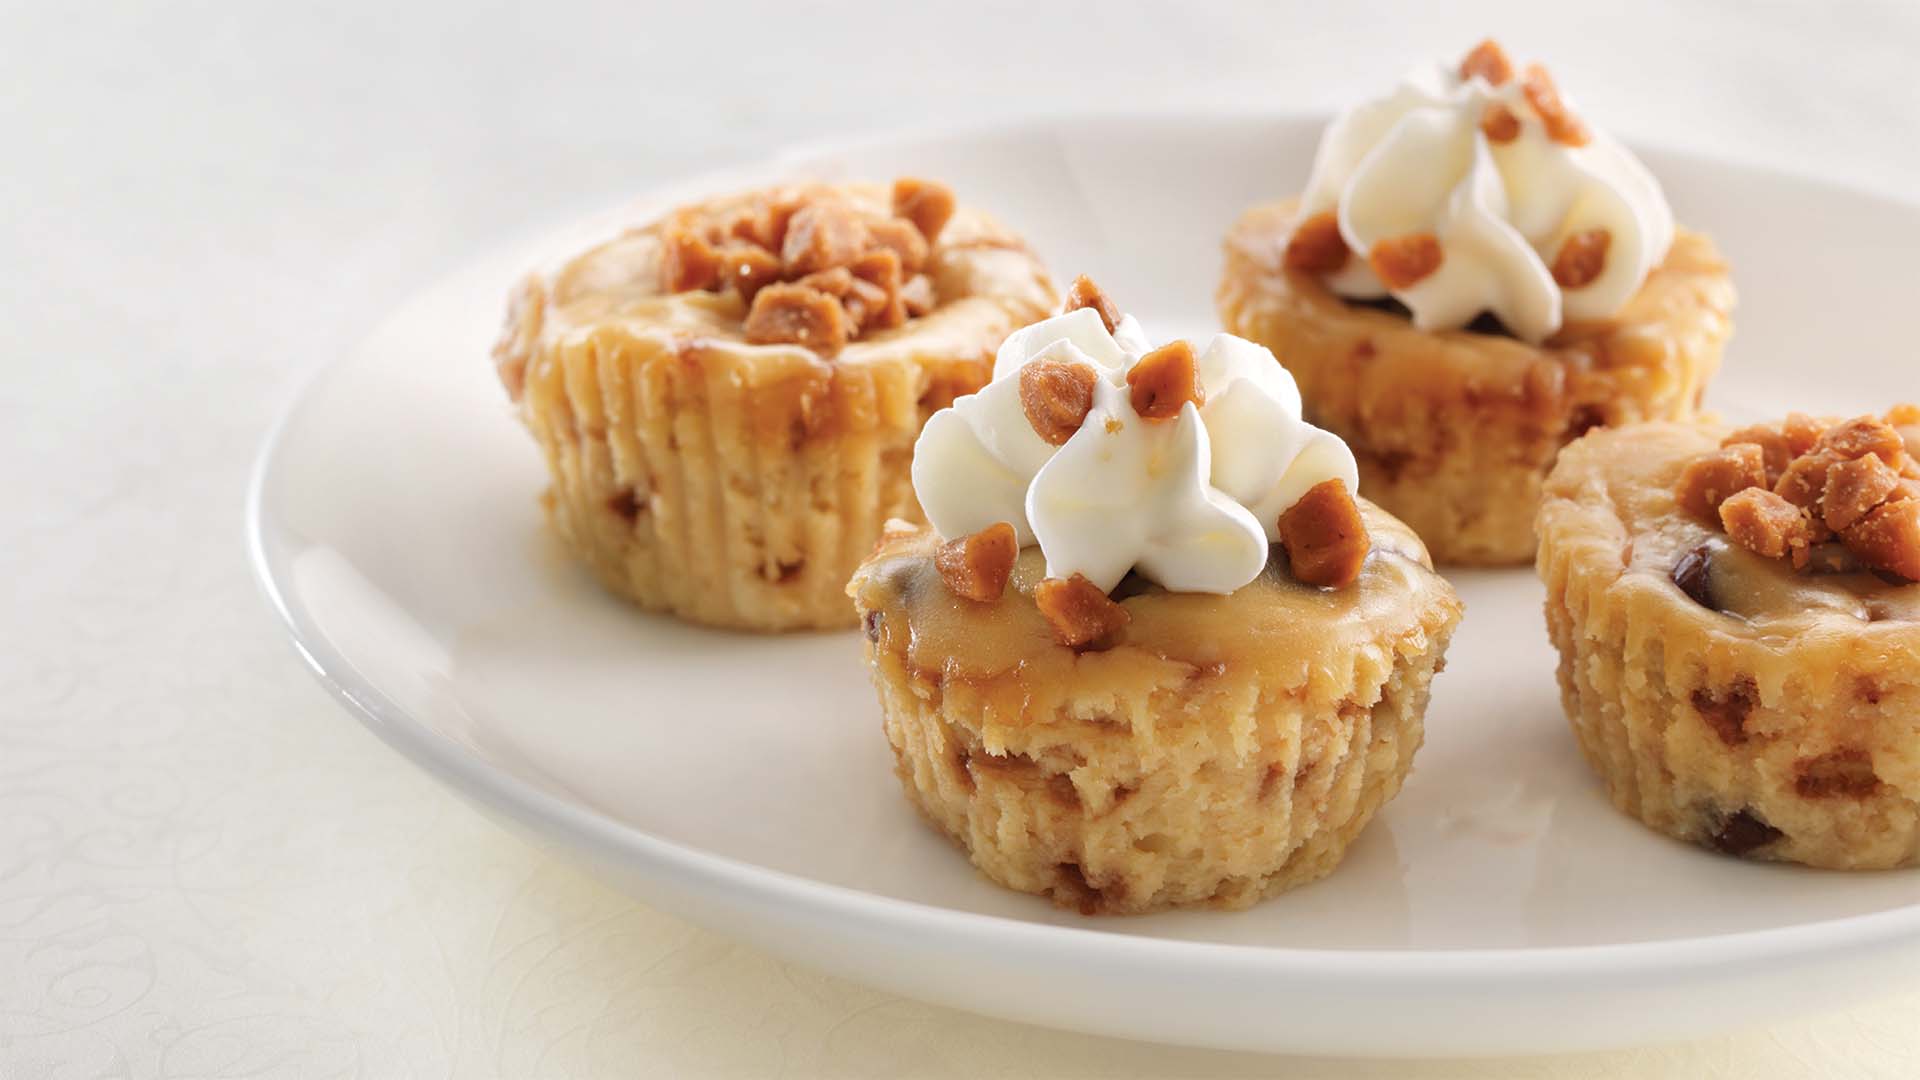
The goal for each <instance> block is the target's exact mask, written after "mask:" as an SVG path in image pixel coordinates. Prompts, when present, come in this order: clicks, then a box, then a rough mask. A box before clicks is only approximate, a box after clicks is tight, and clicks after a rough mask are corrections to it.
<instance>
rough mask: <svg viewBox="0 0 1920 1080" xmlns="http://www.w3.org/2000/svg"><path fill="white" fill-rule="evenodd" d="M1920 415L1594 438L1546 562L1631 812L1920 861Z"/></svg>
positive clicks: (1705, 838)
mask: <svg viewBox="0 0 1920 1080" xmlns="http://www.w3.org/2000/svg"><path fill="white" fill-rule="evenodd" d="M1915 450H1920V409H1914V408H1912V407H1903V408H1901V409H1896V410H1894V412H1892V413H1890V414H1888V415H1887V416H1886V417H1875V416H1863V417H1859V418H1857V419H1854V420H1849V421H1844V422H1835V421H1832V420H1815V419H1812V418H1809V417H1806V416H1802V415H1795V416H1792V417H1789V418H1788V419H1787V420H1786V421H1783V422H1780V423H1774V424H1761V425H1756V426H1752V427H1748V428H1743V429H1740V430H1738V431H1728V430H1726V429H1725V428H1723V427H1720V426H1715V425H1707V424H1679V423H1651V424H1640V425H1634V426H1631V427H1625V428H1621V429H1618V430H1614V431H1607V432H1598V433H1595V434H1593V435H1590V436H1588V437H1587V438H1584V439H1582V440H1580V441H1579V442H1576V443H1574V444H1573V445H1572V446H1570V447H1568V448H1567V450H1566V451H1565V452H1564V453H1563V454H1562V455H1561V458H1560V462H1559V464H1558V465H1557V466H1555V468H1554V471H1553V474H1552V476H1550V477H1549V478H1548V481H1547V485H1546V495H1545V500H1544V502H1543V504H1542V506H1541V510H1540V525H1539V528H1540V553H1539V570H1540V574H1541V577H1542V578H1543V579H1544V580H1545V581H1546V585H1547V605H1546V611H1547V624H1548V629H1549V631H1550V633H1551V635H1552V638H1553V642H1554V645H1555V646H1556V647H1557V648H1558V649H1559V651H1560V657H1561V663H1560V687H1561V696H1562V699H1563V701H1564V703H1565V706H1566V712H1567V717H1568V719H1569V720H1570V721H1571V723H1572V726H1573V731H1574V734H1575V736H1576V737H1577V739H1578V741H1579V744H1580V747H1581V750H1582V751H1583V752H1584V753H1585V755H1586V758H1587V760H1588V762H1589V763H1590V764H1592V766H1593V767H1594V769H1595V770H1596V771H1597V772H1598V773H1599V774H1600V776H1601V778H1602V779H1603V780H1604V781H1605V782H1606V786H1607V790H1608V792H1609V794H1610V795H1611V797H1612V799H1613V802H1614V804H1615V805H1616V806H1618V807H1619V808H1620V809H1621V810H1622V811H1624V812H1626V813H1628V814H1630V815H1632V816H1634V817H1636V818H1638V819H1640V820H1641V821H1643V822H1645V823H1646V824H1647V825H1648V826H1650V827H1651V828H1654V829H1656V830H1658V831H1660V832H1663V833H1666V834H1668V835H1670V836H1674V837H1677V838H1679V839H1682V840H1687V841H1690V842H1693V843H1696V844H1700V845H1702V846H1705V847H1708V848H1712V849H1714V850H1717V851H1722V852H1725V853H1728V854H1732V855H1739V856H1744V857H1747V858H1753V859H1766V860H1777V861H1783V862H1796V863H1804V864H1807V865H1810V866H1819V867H1828V868H1835V869H1878V868H1886V867H1896V866H1908V865H1913V864H1915V863H1916V862H1920V735H1917V734H1916V732H1915V729H1914V717H1915V716H1916V715H1920V584H1916V579H1917V578H1920V466H1917V465H1916V464H1915V461H1914V458H1913V456H1912V454H1913V452H1914V451H1915Z"/></svg>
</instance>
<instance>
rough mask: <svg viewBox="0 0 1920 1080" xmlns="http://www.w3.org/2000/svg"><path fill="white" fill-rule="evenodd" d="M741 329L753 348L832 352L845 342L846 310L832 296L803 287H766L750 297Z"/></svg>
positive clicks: (783, 284) (797, 285)
mask: <svg viewBox="0 0 1920 1080" xmlns="http://www.w3.org/2000/svg"><path fill="white" fill-rule="evenodd" d="M744 330H745V332H746V335H747V340H748V341H750V342H752V343H753V344H755V345H775V344H780V345H804V346H806V347H807V348H810V349H814V350H817V351H819V352H824V353H836V352H839V351H840V350H841V348H843V347H844V346H845V345H846V343H847V337H848V333H847V309H846V308H844V307H842V306H841V305H840V301H839V300H838V299H837V298H835V297H834V296H833V294H831V293H827V292H822V291H821V290H819V289H815V288H811V287H809V286H806V285H799V284H793V283H782V284H778V285H768V286H767V287H766V288H764V289H761V290H760V291H759V292H758V293H756V294H754V297H753V307H752V308H751V309H750V310H749V311H748V312H747V321H746V324H745V326H744Z"/></svg>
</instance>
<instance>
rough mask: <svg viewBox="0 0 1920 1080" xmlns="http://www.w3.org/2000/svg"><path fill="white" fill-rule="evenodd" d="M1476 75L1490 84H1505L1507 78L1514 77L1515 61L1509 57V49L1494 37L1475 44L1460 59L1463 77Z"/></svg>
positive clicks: (1461, 75) (1469, 77) (1467, 77)
mask: <svg viewBox="0 0 1920 1080" xmlns="http://www.w3.org/2000/svg"><path fill="white" fill-rule="evenodd" d="M1476 75H1478V76H1479V77H1480V78H1482V79H1485V80H1487V85H1488V86H1505V85H1506V83H1507V80H1508V79H1511V78H1513V61H1511V60H1509V59H1507V51H1506V50H1505V49H1502V48H1501V47H1500V43H1499V42H1497V41H1495V40H1493V39H1492V38H1488V39H1487V40H1485V41H1482V42H1481V43H1480V44H1478V45H1475V46H1474V47H1473V49H1472V51H1470V52H1468V53H1467V55H1466V56H1465V57H1463V58H1462V59H1461V61H1460V77H1461V78H1462V79H1471V78H1473V77H1474V76H1476Z"/></svg>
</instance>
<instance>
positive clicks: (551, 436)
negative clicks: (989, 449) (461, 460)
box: [494, 180, 1055, 631]
mask: <svg viewBox="0 0 1920 1080" xmlns="http://www.w3.org/2000/svg"><path fill="white" fill-rule="evenodd" d="M1054 303H1055V293H1054V289H1053V286H1052V284H1051V282H1050V281H1049V280H1048V278H1047V275H1046V272H1045V270H1044V269H1043V268H1042V267H1041V265H1040V262H1039V260H1038V259H1036V258H1035V257H1034V256H1033V255H1032V254H1031V253H1030V252H1029V251H1028V250H1027V249H1026V247H1025V245H1024V244H1023V243H1022V242H1021V241H1020V240H1019V238H1018V237H1016V236H1014V235H1013V234H1011V233H1009V232H1008V231H1007V230H1006V229H1004V228H1002V227H1001V226H1000V225H998V224H997V223H995V222H994V221H993V220H992V219H991V218H989V217H988V216H987V215H985V214H984V213H982V212H980V211H978V210H974V209H970V208H967V207H964V206H958V205H956V204H955V202H954V198H953V194H952V193H951V192H950V191H948V190H947V189H946V188H945V187H943V186H941V185H939V184H934V183H929V182H925V181H918V180H902V181H899V182H897V183H896V184H895V185H894V186H893V188H892V190H891V191H888V190H886V189H881V188H875V187H871V186H866V185H842V186H828V185H797V186H784V187H776V188H769V189H764V190H759V191H753V192H747V193H744V194H739V195H729V196H724V197H720V198H716V199H713V200H711V201H708V202H704V203H700V204H697V205H693V206H687V207H683V208H681V209H679V210H676V211H674V212H673V213H671V214H668V215H667V216H665V217H664V218H662V219H660V220H658V221H655V222H652V223H650V224H647V225H644V226H641V227H639V228H635V229H631V230H629V231H627V232H624V233H622V234H620V235H619V236H617V237H615V238H613V239H611V240H609V241H607V242H606V243H604V244H602V245H600V246H598V247H595V248H593V249H592V250H590V251H587V252H585V253H583V254H581V255H579V256H577V257H575V258H573V259H570V260H568V261H567V262H566V263H564V264H563V265H561V266H560V267H559V268H558V269H557V270H555V271H553V272H551V273H543V274H536V275H533V276H530V277H528V278H527V279H526V280H525V281H524V282H523V283H522V284H521V285H520V286H519V288H518V289H517V290H516V292H515V293H514V296H513V299H512V303H511V306H510V309H509V313H508V316H507V323H506V327H505V329H504V331H503V332H502V334H501V337H500V341H499V343H498V345H497V346H496V347H495V350H494V358H495V362H496V366H497V369H498V372H499V376H500V379H501V382H502V383H503V384H504V385H505V387H506V389H507V392H508V393H509V395H510V396H511V397H512V399H513V401H514V402H515V404H516V406H517V408H518V410H519V413H520V417H521V419H522V420H523V421H524V422H525V423H526V425H527V427H528V429H529V430H530V431H531V432H532V433H533V435H534V438H535V439H536V440H537V441H538V442H539V444H540V447H541V449H542V451H543V452H544V454H545V457H546V462H547V466H548V471H549V473H550V476H551V486H550V487H549V489H548V491H547V494H546V497H545V500H544V502H545V506H546V511H547V517H548V520H549V521H550V522H551V523H552V525H553V528H554V530H555V531H556V532H557V533H558V534H559V536H560V537H561V539H562V540H563V541H564V542H565V543H566V545H567V546H568V547H569V548H570V549H571V550H572V551H573V552H574V554H576V555H577V556H578V557H579V558H580V559H581V561H583V562H584V563H585V564H586V565H587V566H588V567H589V568H591V569H592V570H593V572H594V573H595V575H596V576H597V577H598V578H599V579H600V580H601V581H602V582H603V583H604V584H605V585H606V586H607V588H609V589H610V590H612V591H613V592H615V593H618V594H619V595H621V596H624V597H627V598H628V599H631V600H633V601H635V602H636V603H638V604H639V605H640V606H641V607H643V608H646V609H648V610H651V611H661V612H666V613H670V614H673V615H676V616H679V617H681V618H683V619H687V620H690V621H693V622H699V623H706V624H709V625H713V626H723V627H732V628H738V629H746V630H760V631H774V630H794V629H806V628H822V627H842V626H851V625H852V624H853V622H854V612H853V608H852V606H851V605H850V604H848V603H847V601H846V597H845V595H844V593H843V589H844V587H845V585H846V581H847V577H848V575H849V574H851V573H852V572H853V568H854V566H855V565H857V564H858V563H859V561H860V559H861V557H862V556H864V555H865V554H866V553H867V552H868V551H870V550H872V548H873V545H874V543H875V541H876V540H877V539H878V537H879V535H880V528H881V526H882V524H883V523H884V522H886V521H887V520H888V519H889V518H905V519H909V520H918V519H919V518H920V509H919V507H918V505H917V504H916V503H915V501H914V498H913V491H912V486H911V483H910V481H909V477H908V467H909V459H910V456H911V451H912V447H913V442H914V439H915V438H916V437H918V435H919V433H920V428H921V426H922V425H923V424H924V423H925V422H926V420H927V418H928V417H929V416H931V415H932V414H933V413H935V412H937V411H938V410H939V409H941V408H942V407H944V406H946V405H947V404H948V403H949V402H951V401H952V400H953V399H954V398H956V397H958V396H960V395H963V394H966V393H969V392H970V391H972V390H974V389H976V388H977V387H979V386H980V385H981V384H982V383H984V382H985V381H986V379H987V375H988V372H989V370H990V367H991V364H992V360H993V354H994V350H995V349H996V348H997V347H998V346H999V344H1000V342H1001V340H1002V339H1003V338H1005V337H1006V335H1007V333H1008V331H1010V330H1012V329H1014V328H1015V327H1017V326H1022V325H1024V324H1026V323H1029V322H1031V321H1032V320H1033V319H1035V318H1037V317H1039V316H1040V315H1042V314H1044V313H1045V312H1046V311H1047V310H1048V309H1049V308H1050V307H1052V306H1053V304H1054Z"/></svg>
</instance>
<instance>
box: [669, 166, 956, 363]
mask: <svg viewBox="0 0 1920 1080" xmlns="http://www.w3.org/2000/svg"><path fill="white" fill-rule="evenodd" d="M953 211H954V198H953V191H952V190H951V189H949V188H948V187H947V186H946V185H945V184H940V183H935V182H934V181H931V180H915V179H911V178H902V179H900V180H896V181H894V184H893V217H891V218H888V219H876V218H874V217H872V216H870V215H867V214H864V213H862V212H861V211H860V210H859V209H857V208H856V207H854V206H853V205H852V204H851V203H849V202H848V201H847V200H846V199H845V198H843V197H842V196H840V195H839V194H838V193H836V192H834V191H833V190H831V189H821V190H817V191H813V192H809V193H805V194H787V195H775V196H770V197H766V198H761V199H758V200H755V201H754V202H752V203H750V204H749V205H747V206H745V207H744V208H742V209H740V210H739V211H737V212H735V213H733V214H731V215H729V216H728V217H726V218H723V219H718V220H711V219H697V218H695V217H693V216H691V215H683V216H681V217H680V218H678V219H676V220H674V221H670V222H669V223H668V224H667V226H666V228H665V229H664V230H663V233H662V237H661V243H662V246H663V252H662V256H661V259H660V287H661V289H662V290H664V291H666V292H670V293H680V292H692V291H696V290H703V291H706V292H716V293H718V292H727V291H732V292H735V293H738V294H739V296H740V299H741V300H742V301H744V302H745V303H746V304H747V305H748V309H747V316H746V321H745V324H744V327H743V329H744V331H745V334H746V338H747V340H748V341H749V342H751V343H753V344H757V345H769V344H791V345H804V346H806V347H808V348H810V349H813V350H815V351H816V352H819V353H822V354H824V355H832V354H834V353H836V352H839V351H840V350H841V349H842V348H844V347H845V346H846V345H847V343H848V342H850V341H855V340H858V339H859V338H860V337H861V335H863V334H866V333H869V332H872V331H876V330H887V329H892V328H894V327H897V326H900V325H902V324H904V323H905V322H906V321H907V320H908V319H910V318H913V317H916V316H919V315H924V314H926V313H927V312H928V311H929V310H931V309H932V308H933V305H934V290H933V282H932V279H931V278H929V277H928V276H927V274H926V273H925V270H926V266H927V260H928V258H929V256H930V254H931V252H932V249H933V245H934V244H935V243H936V242H938V240H939V237H940V232H941V230H942V229H944V228H945V227H946V224H947V221H948V220H949V219H950V218H952V216H953Z"/></svg>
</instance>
